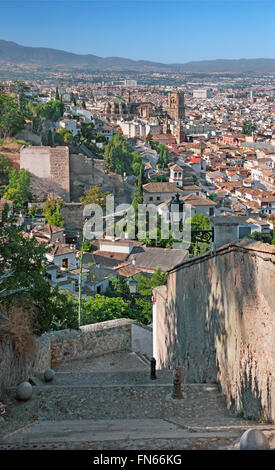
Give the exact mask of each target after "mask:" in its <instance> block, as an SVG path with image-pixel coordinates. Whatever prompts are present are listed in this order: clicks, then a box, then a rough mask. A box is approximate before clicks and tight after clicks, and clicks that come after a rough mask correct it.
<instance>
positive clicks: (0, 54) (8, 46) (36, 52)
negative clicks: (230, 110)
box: [0, 40, 275, 73]
mask: <svg viewBox="0 0 275 470" xmlns="http://www.w3.org/2000/svg"><path fill="white" fill-rule="evenodd" d="M5 64H16V65H37V66H40V67H47V68H56V67H58V68H61V69H64V70H68V69H71V68H81V69H86V70H89V71H108V70H110V71H111V70H121V71H122V70H124V71H126V70H129V71H137V72H146V71H155V72H157V71H159V72H193V73H196V72H197V73H200V72H204V73H215V72H217V73H222V72H228V73H230V72H231V73H248V72H262V73H264V72H275V59H260V58H259V59H216V60H202V61H193V62H187V63H183V64H163V63H159V62H150V61H147V60H131V59H125V58H122V57H105V58H103V57H99V56H96V55H93V54H85V55H84V54H74V53H71V52H66V51H62V50H58V49H49V48H45V47H26V46H21V45H19V44H16V43H15V42H9V41H4V40H0V65H5Z"/></svg>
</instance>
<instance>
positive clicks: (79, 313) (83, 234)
mask: <svg viewBox="0 0 275 470" xmlns="http://www.w3.org/2000/svg"><path fill="white" fill-rule="evenodd" d="M77 237H78V239H79V238H80V234H79V233H78V235H77ZM84 242H85V223H84V227H83V232H82V243H81V248H80V263H79V281H78V328H80V326H81V290H82V269H83V247H84Z"/></svg>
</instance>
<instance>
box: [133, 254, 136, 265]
mask: <svg viewBox="0 0 275 470" xmlns="http://www.w3.org/2000/svg"><path fill="white" fill-rule="evenodd" d="M132 266H133V268H134V267H135V266H136V257H135V256H133V258H132Z"/></svg>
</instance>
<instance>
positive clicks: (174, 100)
mask: <svg viewBox="0 0 275 470" xmlns="http://www.w3.org/2000/svg"><path fill="white" fill-rule="evenodd" d="M104 116H105V118H106V119H107V120H108V121H120V120H124V121H131V120H137V119H138V120H141V121H146V120H149V119H151V118H157V119H158V121H159V122H160V124H161V126H162V133H161V134H159V135H158V136H155V138H156V139H158V140H159V141H160V142H162V143H166V144H181V143H182V142H184V141H185V135H184V132H183V127H182V124H183V121H184V119H185V108H184V93H183V92H178V91H176V92H169V94H168V106H167V108H166V110H165V111H163V110H162V109H161V110H160V109H159V108H158V107H157V106H155V105H154V104H153V103H151V102H144V103H136V102H133V101H132V100H131V93H130V91H128V92H127V95H126V98H124V99H123V98H121V97H116V96H115V97H113V98H111V99H110V100H109V101H107V102H106V103H105V106H104Z"/></svg>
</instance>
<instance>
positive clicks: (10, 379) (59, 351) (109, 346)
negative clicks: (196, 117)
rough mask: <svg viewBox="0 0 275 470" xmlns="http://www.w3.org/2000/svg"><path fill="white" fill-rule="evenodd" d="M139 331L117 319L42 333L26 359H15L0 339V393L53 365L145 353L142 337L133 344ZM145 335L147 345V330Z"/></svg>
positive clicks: (133, 324)
mask: <svg viewBox="0 0 275 470" xmlns="http://www.w3.org/2000/svg"><path fill="white" fill-rule="evenodd" d="M133 327H135V329H134V331H133ZM145 328H146V327H145ZM139 330H142V331H143V330H144V328H143V327H142V325H139V324H138V323H136V322H135V321H134V320H129V319H118V320H111V321H106V322H102V323H95V324H92V325H85V326H81V327H80V330H61V331H56V332H52V333H44V334H43V335H42V336H40V338H37V340H36V343H37V349H36V353H35V355H34V356H32V357H31V358H30V359H27V358H24V357H22V356H20V355H18V354H17V353H16V352H15V350H14V346H13V344H12V342H11V341H10V340H6V339H4V338H2V339H0V393H1V392H2V391H4V390H5V389H6V388H8V387H10V386H14V385H17V384H18V383H20V382H22V381H24V380H28V379H29V377H31V376H32V375H35V374H36V373H39V372H41V373H43V372H44V371H45V370H46V369H48V368H50V367H54V365H55V364H56V363H61V362H66V361H72V360H76V359H83V360H84V359H87V358H91V357H97V356H101V355H103V354H107V353H111V352H118V351H132V350H135V351H136V350H138V352H141V353H142V352H147V349H148V348H147V349H146V347H147V346H146V345H145V343H144V337H143V338H142V339H143V343H142V344H137V340H140V339H141V334H140V331H139ZM137 331H138V333H137ZM146 333H147V335H146ZM145 335H146V338H147V339H148V341H149V342H150V338H148V331H147V330H146V331H145ZM144 348H145V349H144Z"/></svg>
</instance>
